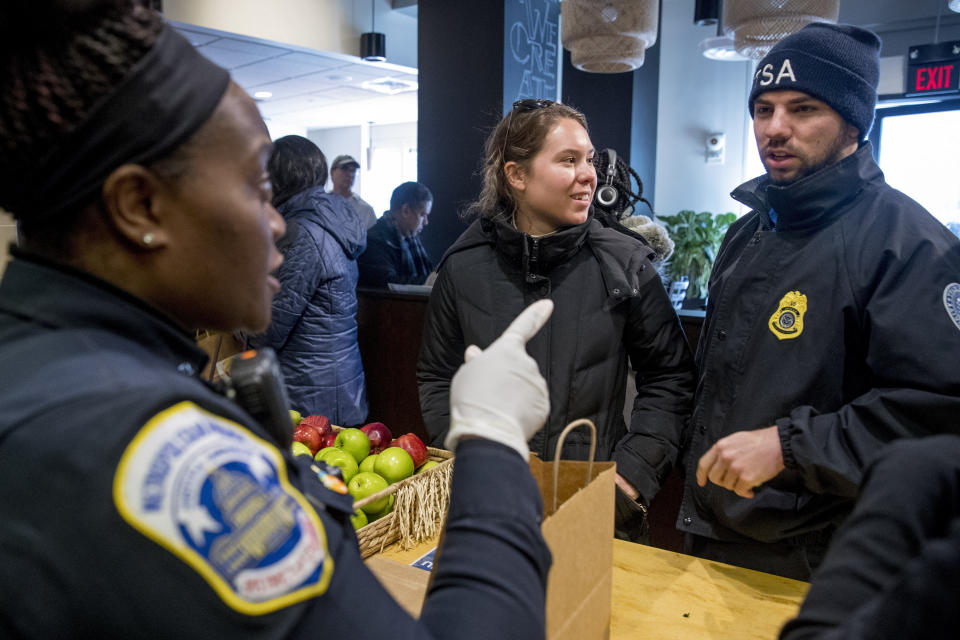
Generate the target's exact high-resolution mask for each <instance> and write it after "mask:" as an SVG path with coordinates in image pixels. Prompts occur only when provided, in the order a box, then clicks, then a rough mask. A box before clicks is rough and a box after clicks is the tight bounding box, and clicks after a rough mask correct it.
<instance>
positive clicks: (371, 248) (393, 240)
mask: <svg viewBox="0 0 960 640" xmlns="http://www.w3.org/2000/svg"><path fill="white" fill-rule="evenodd" d="M432 208H433V194H432V193H430V189H428V188H427V187H426V186H424V185H422V184H420V183H419V182H404V183H403V184H401V185H400V186H399V187H397V188H396V189H394V190H393V193H392V194H391V195H390V210H389V211H385V212H384V214H383V215H382V216H380V219H379V220H377V224H375V225H373V227H371V228H370V231H369V233H368V234H367V249H366V251H364V252H363V253H362V254H361V255H360V258H359V259H358V262H359V265H360V286H362V287H377V288H385V287H386V286H387V285H388V284H390V283H394V284H423V283H424V282H426V280H427V276H429V275H430V272H431V271H433V261H432V260H430V256H428V255H427V250H426V249H425V248H424V246H423V242H422V241H421V240H420V232H422V231H423V228H424V227H426V226H427V224H429V219H430V209H432Z"/></svg>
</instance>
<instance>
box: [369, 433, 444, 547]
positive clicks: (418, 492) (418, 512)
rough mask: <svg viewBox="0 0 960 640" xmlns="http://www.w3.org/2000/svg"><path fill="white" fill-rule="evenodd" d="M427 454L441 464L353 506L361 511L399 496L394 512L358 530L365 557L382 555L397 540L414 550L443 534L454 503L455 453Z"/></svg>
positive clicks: (437, 451)
mask: <svg viewBox="0 0 960 640" xmlns="http://www.w3.org/2000/svg"><path fill="white" fill-rule="evenodd" d="M427 453H429V458H428V460H433V461H435V462H439V463H440V464H438V465H437V466H436V467H433V468H432V469H428V470H427V471H424V472H422V473H417V474H415V475H413V476H410V477H409V478H407V479H406V480H401V481H400V482H397V483H394V484H392V485H390V486H389V487H387V488H386V489H383V490H381V491H378V492H376V493H373V494H371V495H369V496H367V497H366V498H364V499H363V500H358V501H356V502H355V503H354V504H353V506H354V509H359V508H360V507H361V506H363V505H365V504H368V503H370V502H374V501H376V500H380V499H381V498H385V497H386V496H389V495H391V494H395V495H396V498H395V500H394V504H393V511H391V512H390V513H388V514H387V515H385V516H383V517H382V518H380V519H378V520H375V521H374V522H371V523H370V524H368V525H367V526H365V527H363V528H362V529H358V530H357V542H358V543H359V545H360V555H361V556H362V557H364V558H367V557H370V556H372V555H373V554H375V553H379V552H381V551H383V549H384V548H386V547H387V546H389V545H391V544H393V543H394V542H397V541H399V543H400V546H401V547H402V548H403V549H410V548H412V547H414V546H416V545H417V544H418V543H420V542H423V541H424V540H429V539H431V538H434V537H436V536H437V535H438V534H439V533H440V528H441V526H442V524H443V520H444V518H445V517H446V515H447V507H448V505H449V504H450V478H451V476H452V475H453V453H451V452H450V451H446V450H444V449H434V448H433V447H427Z"/></svg>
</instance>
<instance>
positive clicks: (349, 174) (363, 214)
mask: <svg viewBox="0 0 960 640" xmlns="http://www.w3.org/2000/svg"><path fill="white" fill-rule="evenodd" d="M358 169H360V163H359V162H357V161H356V160H355V159H354V157H353V156H349V155H346V154H343V155H339V156H337V157H336V158H334V159H333V164H331V165H330V181H331V182H332V183H333V191H332V193H335V194H337V195H338V196H343V197H344V198H346V199H347V201H348V202H349V204H350V207H351V208H352V209H353V210H354V211H355V212H356V214H357V215H358V216H359V217H360V219H361V220H363V224H364V226H366V228H367V229H369V228H370V227H372V226H373V225H375V224H376V223H377V214H375V213H374V212H373V207H372V206H370V204H368V203H367V202H366V201H365V200H364V199H363V198H361V197H360V196H359V195H357V194H356V193H354V192H353V183H354V182H356V180H357V170H358Z"/></svg>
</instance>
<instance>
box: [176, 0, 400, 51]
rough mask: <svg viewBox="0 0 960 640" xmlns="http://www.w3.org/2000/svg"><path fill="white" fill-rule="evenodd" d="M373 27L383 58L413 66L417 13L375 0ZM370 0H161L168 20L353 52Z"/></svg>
mask: <svg viewBox="0 0 960 640" xmlns="http://www.w3.org/2000/svg"><path fill="white" fill-rule="evenodd" d="M373 5H374V8H375V11H376V30H377V31H378V32H380V33H383V34H385V35H386V40H387V61H388V62H392V63H394V64H402V65H406V66H408V67H416V66H417V18H416V16H415V15H410V14H409V13H408V12H401V11H394V10H393V9H391V6H390V0H374V3H373ZM370 10H371V3H370V1H369V0H270V1H269V2H264V0H164V3H163V14H164V17H165V18H167V19H168V20H173V21H176V22H183V23H186V24H193V25H197V26H201V27H208V28H210V29H219V30H221V31H229V32H232V33H239V34H242V35H246V36H252V37H255V38H262V39H264V40H272V41H274V42H284V43H288V44H293V45H298V46H301V47H308V48H310V49H317V50H319V51H331V52H335V53H345V54H347V55H351V56H357V55H359V52H360V34H361V33H364V32H367V31H370V29H371V24H372V22H371V11H370Z"/></svg>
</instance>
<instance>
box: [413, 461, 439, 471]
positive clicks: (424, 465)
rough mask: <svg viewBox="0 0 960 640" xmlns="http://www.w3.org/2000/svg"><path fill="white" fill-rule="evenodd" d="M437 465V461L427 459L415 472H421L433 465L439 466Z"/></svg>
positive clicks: (431, 467)
mask: <svg viewBox="0 0 960 640" xmlns="http://www.w3.org/2000/svg"><path fill="white" fill-rule="evenodd" d="M439 466H440V463H439V462H437V461H436V460H427V461H426V462H424V463H423V464H422V465H420V468H419V469H417V473H423V472H424V471H426V470H427V469H433V468H434V467H439Z"/></svg>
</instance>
